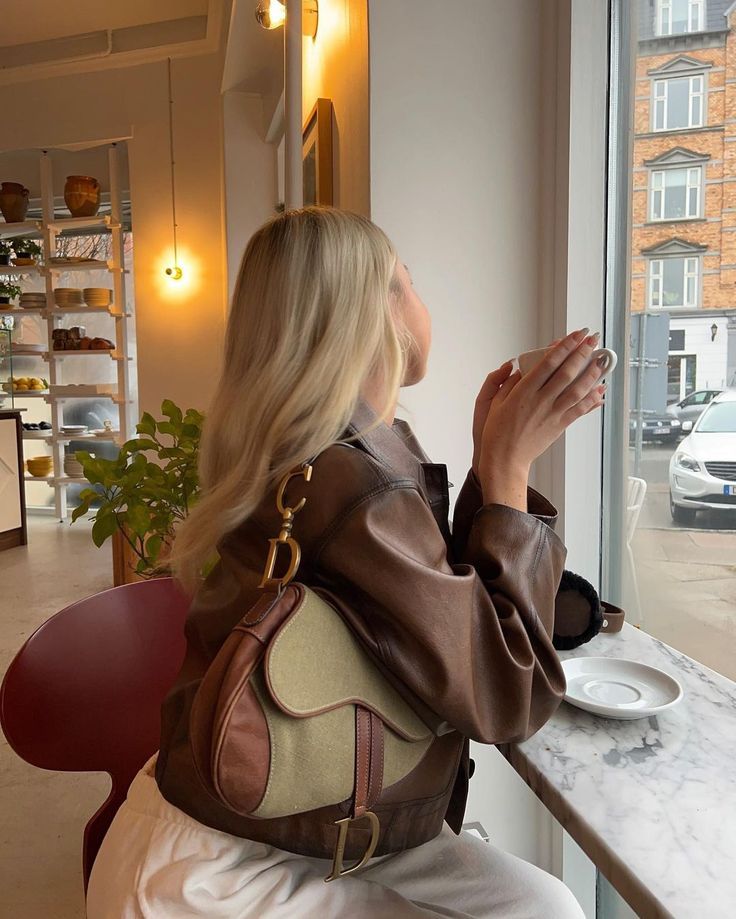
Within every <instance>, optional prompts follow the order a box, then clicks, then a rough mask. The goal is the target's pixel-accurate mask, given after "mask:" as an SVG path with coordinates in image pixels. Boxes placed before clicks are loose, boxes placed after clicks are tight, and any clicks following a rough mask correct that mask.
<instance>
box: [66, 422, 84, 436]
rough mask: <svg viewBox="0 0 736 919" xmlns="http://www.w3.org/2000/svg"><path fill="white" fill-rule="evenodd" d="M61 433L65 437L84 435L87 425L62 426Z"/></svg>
mask: <svg viewBox="0 0 736 919" xmlns="http://www.w3.org/2000/svg"><path fill="white" fill-rule="evenodd" d="M60 430H61V433H62V434H66V435H67V436H69V435H72V434H86V433H87V425H86V424H62V426H61V428H60Z"/></svg>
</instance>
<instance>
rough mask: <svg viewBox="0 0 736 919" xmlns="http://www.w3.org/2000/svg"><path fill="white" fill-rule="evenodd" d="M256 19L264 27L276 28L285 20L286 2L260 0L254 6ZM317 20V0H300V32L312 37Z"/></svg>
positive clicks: (315, 33)
mask: <svg viewBox="0 0 736 919" xmlns="http://www.w3.org/2000/svg"><path fill="white" fill-rule="evenodd" d="M256 21H257V22H258V24H259V25H260V26H262V27H263V28H264V29H278V28H279V26H282V25H283V24H284V23H285V22H286V3H285V2H283V0H260V3H259V4H258V6H257V7H256ZM317 22H318V2H317V0H302V33H303V34H304V35H306V36H308V37H309V38H314V37H315V36H316V35H317Z"/></svg>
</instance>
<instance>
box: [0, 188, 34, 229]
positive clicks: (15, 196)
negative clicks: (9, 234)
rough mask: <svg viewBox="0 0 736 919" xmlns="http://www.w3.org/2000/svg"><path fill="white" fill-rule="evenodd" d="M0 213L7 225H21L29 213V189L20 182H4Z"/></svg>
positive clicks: (0, 190) (0, 192) (0, 193)
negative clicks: (0, 212)
mask: <svg viewBox="0 0 736 919" xmlns="http://www.w3.org/2000/svg"><path fill="white" fill-rule="evenodd" d="M0 211H2V215H3V217H4V218H5V221H6V222H7V223H21V222H22V221H23V220H25V219H26V214H27V213H28V189H27V188H24V187H23V186H22V185H21V184H20V182H3V183H2V186H0Z"/></svg>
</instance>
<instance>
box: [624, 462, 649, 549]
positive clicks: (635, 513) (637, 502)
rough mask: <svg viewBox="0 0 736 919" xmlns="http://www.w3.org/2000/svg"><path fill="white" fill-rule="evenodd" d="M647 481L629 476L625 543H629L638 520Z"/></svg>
mask: <svg viewBox="0 0 736 919" xmlns="http://www.w3.org/2000/svg"><path fill="white" fill-rule="evenodd" d="M646 493H647V483H646V482H645V481H644V479H637V478H636V477H635V476H633V475H630V476H629V494H628V497H627V499H626V544H627V545H630V544H631V540H632V539H633V538H634V533H635V532H636V525H637V523H638V522H639V514H640V513H641V509H642V507H643V506H644V498H645V496H646Z"/></svg>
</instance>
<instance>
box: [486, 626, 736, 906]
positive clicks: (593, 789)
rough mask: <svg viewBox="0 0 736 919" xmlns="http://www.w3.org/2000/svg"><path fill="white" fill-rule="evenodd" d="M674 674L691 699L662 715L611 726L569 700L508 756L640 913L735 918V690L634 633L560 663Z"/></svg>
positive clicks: (602, 638)
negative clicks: (610, 660) (622, 661)
mask: <svg viewBox="0 0 736 919" xmlns="http://www.w3.org/2000/svg"><path fill="white" fill-rule="evenodd" d="M587 656H599V657H619V658H629V659H631V660H637V661H641V662H643V663H647V664H651V665H652V666H655V667H659V668H660V669H662V670H665V671H667V672H668V673H671V674H672V675H673V676H675V677H676V678H677V679H678V680H679V681H680V683H681V685H682V687H683V689H684V698H683V699H682V700H681V701H680V703H679V704H678V705H676V706H675V707H674V708H672V709H669V710H667V711H665V712H663V713H662V714H661V715H660V716H658V717H651V718H645V719H640V720H637V721H615V720H612V719H605V718H600V717H597V716H595V715H592V714H589V713H588V712H584V711H581V710H580V709H577V708H574V707H573V706H571V705H569V704H568V703H567V702H563V703H562V705H561V706H560V708H559V709H558V711H557V712H556V714H555V715H554V716H553V717H552V719H551V720H550V721H549V722H548V723H547V724H546V725H545V726H544V727H543V728H542V729H541V730H540V731H538V732H537V733H536V734H535V735H534V736H533V737H531V738H530V739H529V740H527V741H525V742H524V743H522V744H506V745H502V746H500V747H499V749H500V750H501V752H502V753H503V754H504V756H506V758H507V759H508V760H509V762H510V763H511V764H512V766H513V767H514V768H515V769H516V771H517V772H518V773H519V775H520V776H521V777H522V778H523V779H524V781H525V782H526V783H527V784H528V785H529V786H530V788H531V789H532V790H533V791H534V792H535V794H536V795H537V796H538V797H539V798H540V800H541V801H542V802H543V803H544V804H545V805H546V807H547V808H548V809H549V810H550V811H551V812H552V814H553V815H554V816H555V817H556V818H557V820H558V821H559V822H560V823H561V824H562V826H563V827H564V828H565V829H566V830H567V832H568V833H569V834H570V835H571V836H572V837H573V838H574V839H575V840H576V842H577V843H578V845H579V846H580V847H581V848H582V849H583V850H584V851H585V852H586V854H587V855H588V857H589V858H590V859H591V860H592V861H593V862H594V863H595V864H596V865H597V867H598V868H599V870H600V871H601V872H602V873H603V874H604V875H605V876H606V878H607V879H608V880H609V881H610V883H611V884H612V885H613V886H614V887H615V888H616V889H617V890H618V892H619V893H620V894H621V896H622V897H623V898H624V899H625V900H626V901H627V902H628V904H629V905H630V906H631V907H632V909H634V910H635V911H636V912H637V913H638V915H640V916H643V917H646V919H659V917H678V919H679V917H682V919H692V917H693V916H707V917H708V919H718V917H724V919H725V917H727V916H728V917H729V919H730V917H732V916H734V915H736V906H735V905H734V904H736V870H735V869H736V863H735V859H736V683H733V682H732V681H731V680H728V679H726V678H725V677H723V676H721V675H720V674H718V673H715V672H714V671H712V670H710V669H709V668H708V667H705V666H703V665H702V664H699V663H697V662H696V661H694V660H692V659H691V658H689V657H687V655H685V654H682V653H680V652H679V651H676V650H674V649H673V648H670V647H669V646H668V645H665V644H664V643H663V642H661V641H658V640H657V639H656V638H652V637H651V636H650V635H647V634H646V633H644V632H640V631H639V630H638V629H636V628H634V627H633V626H631V625H628V624H625V625H624V628H623V630H622V631H621V632H619V633H617V634H612V635H605V634H601V635H598V636H597V637H596V638H594V639H593V640H592V641H591V642H589V643H588V644H586V645H582V647H580V648H575V649H574V650H572V651H565V652H561V653H560V657H561V658H562V659H563V660H564V659H567V658H569V657H587Z"/></svg>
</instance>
